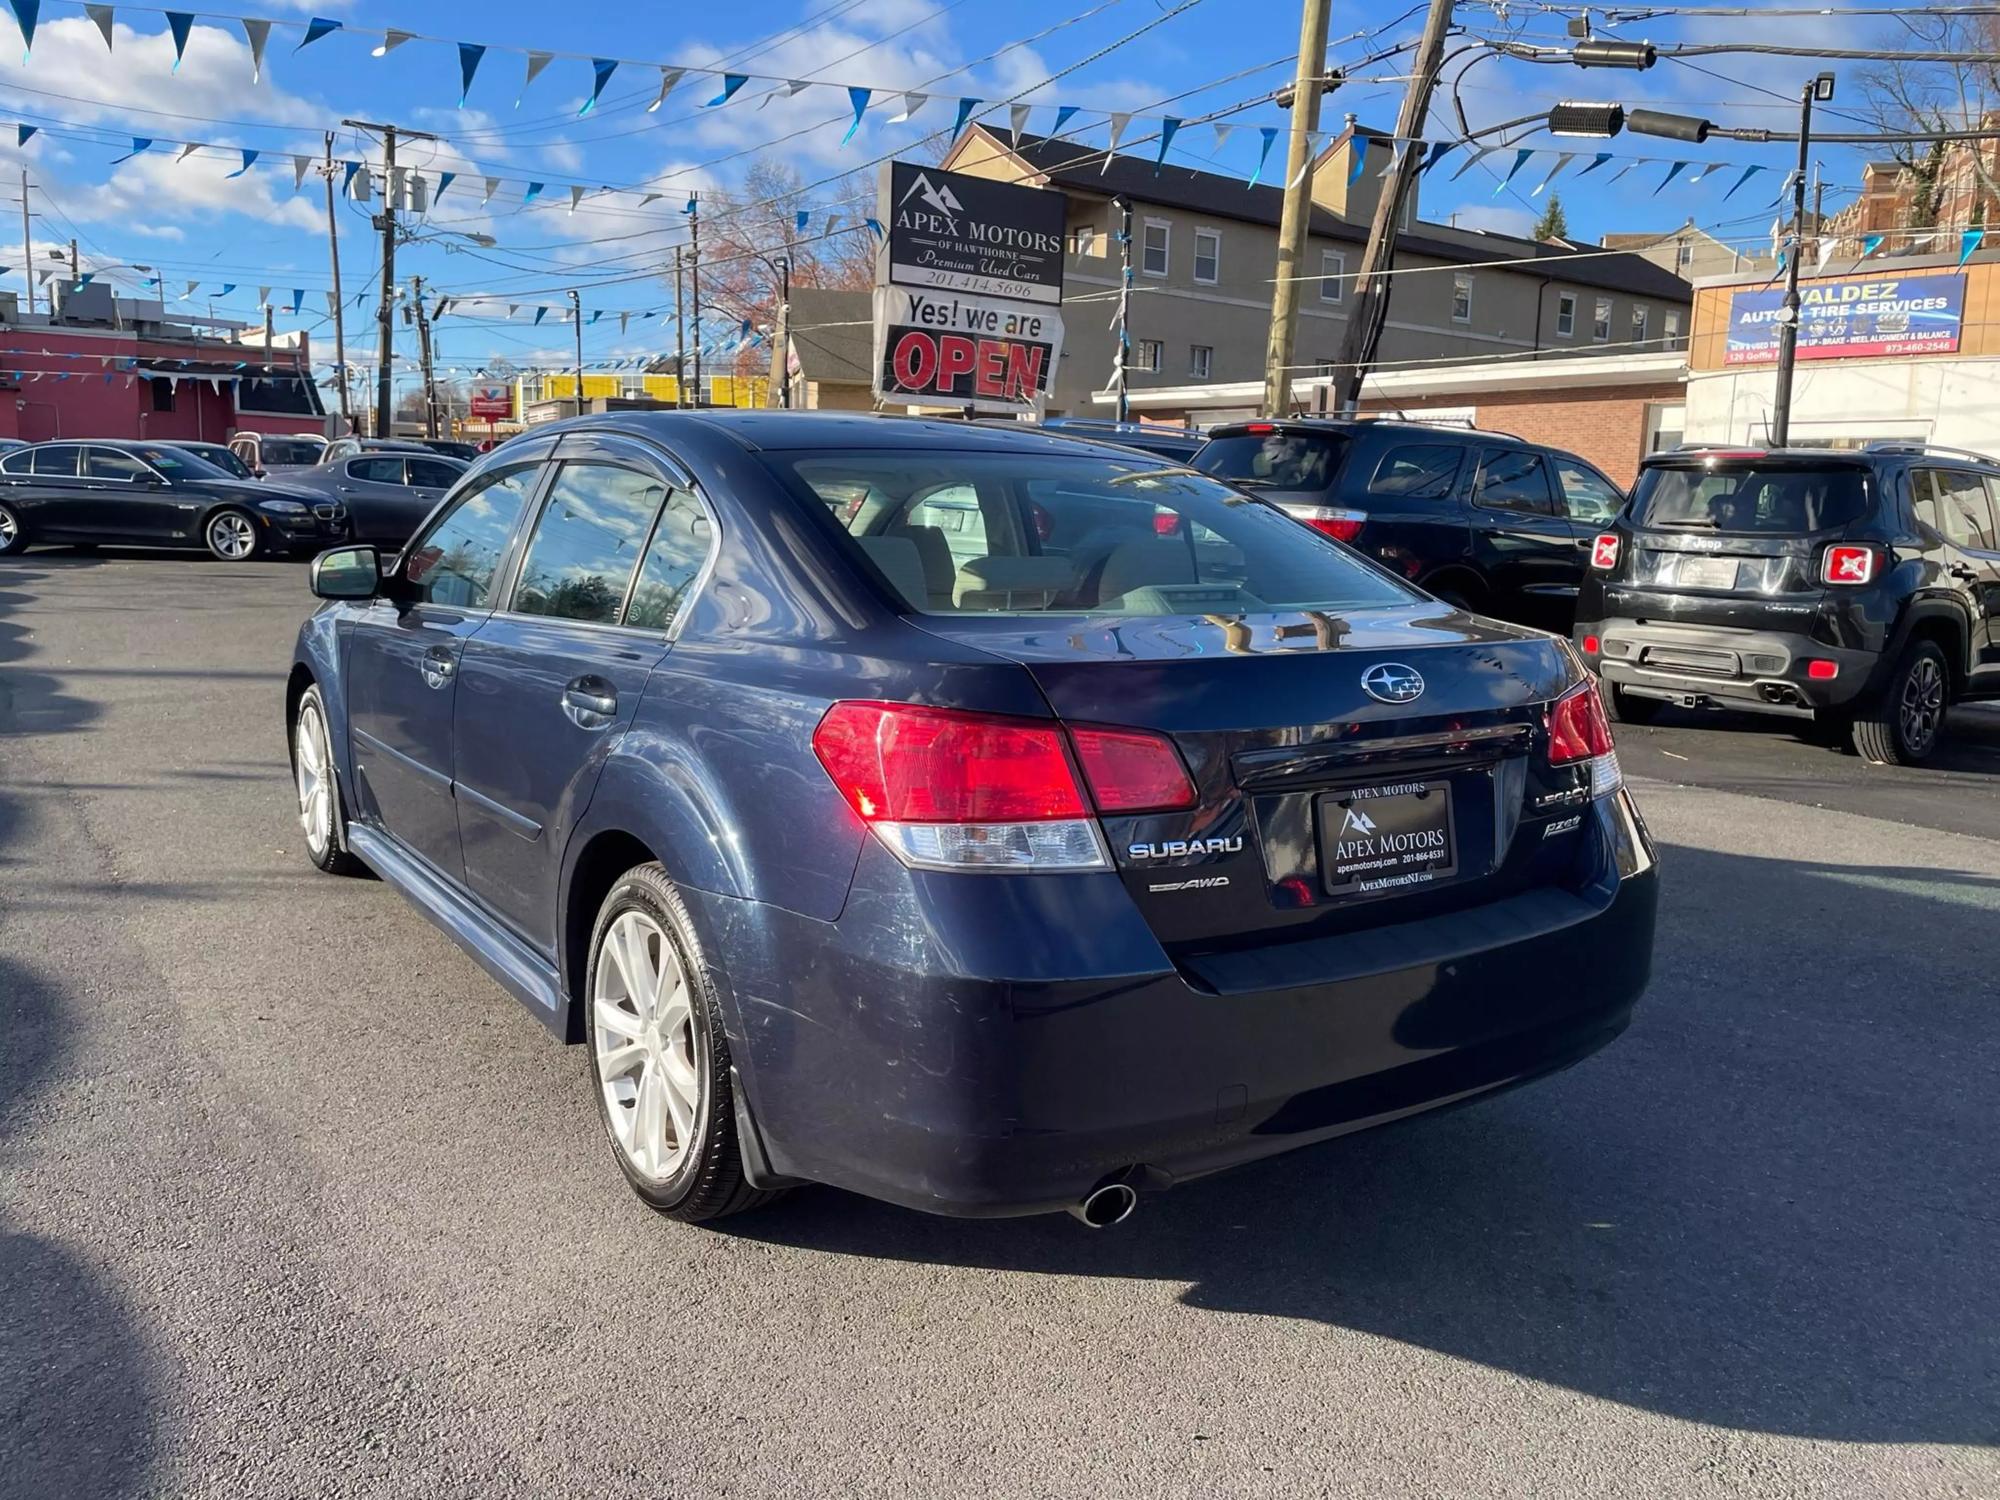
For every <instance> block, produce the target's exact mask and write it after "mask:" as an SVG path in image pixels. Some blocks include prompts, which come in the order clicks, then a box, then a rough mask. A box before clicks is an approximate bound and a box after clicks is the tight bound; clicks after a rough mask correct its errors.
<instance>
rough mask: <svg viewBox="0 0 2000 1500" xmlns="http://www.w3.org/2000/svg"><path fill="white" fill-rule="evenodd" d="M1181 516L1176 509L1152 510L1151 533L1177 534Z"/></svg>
mask: <svg viewBox="0 0 2000 1500" xmlns="http://www.w3.org/2000/svg"><path fill="white" fill-rule="evenodd" d="M1180 533H1181V518H1180V513H1179V512H1178V511H1171V510H1156V511H1154V512H1153V535H1155V536H1179V535H1180Z"/></svg>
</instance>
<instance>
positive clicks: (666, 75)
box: [646, 68, 682, 115]
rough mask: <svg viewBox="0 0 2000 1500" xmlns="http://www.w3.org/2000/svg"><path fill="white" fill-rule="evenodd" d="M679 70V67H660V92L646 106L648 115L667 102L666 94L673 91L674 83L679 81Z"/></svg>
mask: <svg viewBox="0 0 2000 1500" xmlns="http://www.w3.org/2000/svg"><path fill="white" fill-rule="evenodd" d="M681 71H682V70H681V69H679V68H662V69H660V92H659V95H658V97H657V98H655V99H654V100H653V102H652V103H651V104H649V105H647V106H646V113H647V114H649V115H650V114H653V113H655V112H657V111H658V109H659V107H660V106H661V105H662V104H665V103H666V102H667V95H669V94H671V93H672V92H673V91H674V85H675V84H677V83H679V82H680V81H681Z"/></svg>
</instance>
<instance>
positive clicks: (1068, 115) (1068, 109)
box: [1049, 104, 1079, 136]
mask: <svg viewBox="0 0 2000 1500" xmlns="http://www.w3.org/2000/svg"><path fill="white" fill-rule="evenodd" d="M1078 108H1079V106H1077V105H1074V104H1058V105H1057V106H1056V128H1055V129H1054V130H1051V131H1050V132H1049V134H1050V135H1057V136H1059V135H1061V134H1062V133H1063V126H1065V125H1067V124H1069V122H1070V121H1071V120H1074V119H1075V118H1076V112H1077V109H1078Z"/></svg>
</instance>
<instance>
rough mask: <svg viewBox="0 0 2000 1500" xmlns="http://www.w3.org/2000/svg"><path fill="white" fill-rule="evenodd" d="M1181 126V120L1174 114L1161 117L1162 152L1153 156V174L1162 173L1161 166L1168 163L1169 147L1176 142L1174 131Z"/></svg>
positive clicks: (1156, 175)
mask: <svg viewBox="0 0 2000 1500" xmlns="http://www.w3.org/2000/svg"><path fill="white" fill-rule="evenodd" d="M1180 128H1181V122H1180V121H1179V120H1176V119H1175V118H1174V117H1173V116H1172V115H1163V116H1162V117H1161V118H1160V154H1159V155H1158V156H1156V157H1154V158H1153V175H1154V176H1155V177H1158V176H1159V175H1160V168H1161V167H1163V166H1165V165H1166V164H1167V148H1168V147H1169V146H1171V145H1173V143H1174V133H1175V132H1176V131H1178V130H1179V129H1180Z"/></svg>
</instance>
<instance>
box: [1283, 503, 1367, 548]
mask: <svg viewBox="0 0 2000 1500" xmlns="http://www.w3.org/2000/svg"><path fill="white" fill-rule="evenodd" d="M1284 509H1285V514H1286V515H1288V516H1290V517H1291V518H1292V519H1293V520H1294V521H1303V522H1305V523H1306V525H1308V526H1310V527H1312V529H1313V530H1314V531H1317V532H1318V533H1319V534H1320V535H1321V536H1330V537H1332V538H1333V539H1334V540H1335V541H1336V542H1351V541H1353V540H1354V539H1355V538H1356V537H1358V536H1360V535H1361V528H1362V527H1363V526H1365V525H1367V524H1368V513H1367V512H1366V511H1362V510H1342V509H1340V508H1339V507H1338V506H1334V505H1287V506H1286V507H1285V508H1284Z"/></svg>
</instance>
